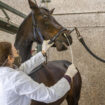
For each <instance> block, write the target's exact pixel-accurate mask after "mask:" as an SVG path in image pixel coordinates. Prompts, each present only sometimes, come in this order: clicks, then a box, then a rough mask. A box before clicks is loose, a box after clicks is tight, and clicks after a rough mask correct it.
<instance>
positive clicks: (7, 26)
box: [0, 17, 19, 34]
mask: <svg viewBox="0 0 105 105" xmlns="http://www.w3.org/2000/svg"><path fill="white" fill-rule="evenodd" d="M18 27H19V26H18V25H16V24H14V23H12V22H10V21H9V23H8V20H6V19H3V18H1V17H0V30H2V31H6V32H8V33H10V34H15V33H17V31H18Z"/></svg>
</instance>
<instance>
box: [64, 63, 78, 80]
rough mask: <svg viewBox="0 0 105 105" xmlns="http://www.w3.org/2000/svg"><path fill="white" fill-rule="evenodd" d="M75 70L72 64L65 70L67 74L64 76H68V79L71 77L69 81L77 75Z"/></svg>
mask: <svg viewBox="0 0 105 105" xmlns="http://www.w3.org/2000/svg"><path fill="white" fill-rule="evenodd" d="M77 72H78V71H77V69H76V67H75V66H74V64H71V65H70V66H69V67H68V69H67V72H66V73H65V75H68V76H69V77H71V79H73V77H74V76H75V75H76V73H77Z"/></svg>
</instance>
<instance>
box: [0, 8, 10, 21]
mask: <svg viewBox="0 0 105 105" xmlns="http://www.w3.org/2000/svg"><path fill="white" fill-rule="evenodd" d="M1 10H2V11H3V13H4V15H5V16H6V18H7V19H8V21H9V20H10V17H9V16H8V14H7V13H6V11H5V10H4V9H1Z"/></svg>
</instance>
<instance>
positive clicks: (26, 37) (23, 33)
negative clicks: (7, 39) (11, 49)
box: [15, 13, 33, 62]
mask: <svg viewBox="0 0 105 105" xmlns="http://www.w3.org/2000/svg"><path fill="white" fill-rule="evenodd" d="M32 34H33V31H32V15H31V13H30V14H29V15H28V17H27V18H26V19H25V20H24V21H23V23H22V24H21V25H20V27H19V30H18V33H17V37H16V41H15V47H16V48H17V49H18V50H19V52H20V56H21V57H22V62H24V61H26V60H27V59H29V58H30V57H31V48H32V43H33V41H32V38H31V36H32Z"/></svg>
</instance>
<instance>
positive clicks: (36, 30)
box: [32, 12, 66, 44]
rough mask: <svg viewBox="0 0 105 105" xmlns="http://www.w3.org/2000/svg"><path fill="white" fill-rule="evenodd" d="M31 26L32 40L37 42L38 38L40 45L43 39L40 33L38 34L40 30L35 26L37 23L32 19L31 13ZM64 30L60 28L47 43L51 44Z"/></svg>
mask: <svg viewBox="0 0 105 105" xmlns="http://www.w3.org/2000/svg"><path fill="white" fill-rule="evenodd" d="M32 24H33V35H34V39H35V40H36V41H37V40H38V37H39V38H40V41H41V43H43V41H44V38H43V35H42V33H41V32H40V29H39V27H38V25H37V21H36V19H35V17H34V12H32ZM65 30H66V28H62V29H61V30H60V31H59V32H58V33H57V34H56V35H54V37H52V38H51V39H50V41H49V44H51V43H53V42H54V41H55V40H56V39H57V37H58V36H59V35H60V34H61V33H62V32H63V31H65Z"/></svg>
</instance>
